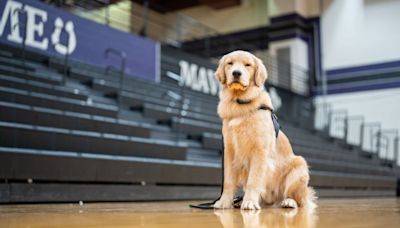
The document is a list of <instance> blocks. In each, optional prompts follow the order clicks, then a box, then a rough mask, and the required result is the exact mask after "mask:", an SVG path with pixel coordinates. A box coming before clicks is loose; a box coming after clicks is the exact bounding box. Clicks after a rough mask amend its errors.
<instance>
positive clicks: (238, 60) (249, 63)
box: [214, 51, 314, 209]
mask: <svg viewBox="0 0 400 228" xmlns="http://www.w3.org/2000/svg"><path fill="white" fill-rule="evenodd" d="M234 71H235V72H236V73H237V72H238V71H239V72H240V73H241V75H240V77H239V78H238V77H236V78H235V77H234V76H233V74H234V73H233V72H234ZM216 77H217V79H218V80H219V81H220V82H221V86H222V90H221V92H220V94H219V97H220V102H219V104H218V114H219V116H220V117H221V119H222V122H223V127H222V133H223V136H224V147H225V151H224V156H225V159H224V176H225V180H224V183H223V184H224V191H223V193H222V195H221V198H220V200H218V201H217V202H216V203H215V204H214V207H215V208H231V207H232V206H233V205H232V202H233V197H234V194H235V193H236V190H237V188H238V187H242V188H243V190H244V192H245V194H244V198H243V202H242V204H241V208H242V209H260V208H261V206H260V205H261V203H264V204H269V205H271V204H279V205H280V206H282V207H291V208H296V207H298V206H299V207H310V206H311V207H312V206H314V203H313V199H314V191H313V189H312V188H310V187H308V182H309V179H310V177H309V172H308V166H307V162H306V161H305V160H304V158H303V157H301V156H296V155H294V153H293V150H292V147H291V145H290V143H289V140H288V138H287V137H286V135H285V134H284V133H283V132H282V131H280V132H279V134H278V138H276V137H275V131H274V126H273V123H272V119H271V113H270V111H269V110H259V109H258V108H259V107H260V106H261V105H263V106H268V107H271V108H272V102H271V98H270V96H269V94H268V93H267V91H266V90H265V88H264V83H265V80H266V79H267V77H268V74H267V70H266V68H265V66H264V64H263V63H262V61H261V60H260V59H258V58H257V57H255V56H254V55H252V54H250V53H249V52H245V51H234V52H231V53H229V54H227V55H225V56H223V57H222V58H221V60H220V64H219V66H218V69H217V71H216ZM233 83H240V84H241V85H242V87H243V88H244V89H243V90H242V89H232V88H234V87H230V85H231V84H233ZM236 99H240V100H244V101H251V102H250V103H248V104H238V103H237V102H236Z"/></svg>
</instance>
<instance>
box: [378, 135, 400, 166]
mask: <svg viewBox="0 0 400 228" xmlns="http://www.w3.org/2000/svg"><path fill="white" fill-rule="evenodd" d="M381 134H382V135H383V136H385V137H387V138H388V143H389V141H390V139H389V137H388V135H393V136H394V138H393V141H392V142H393V160H394V161H396V162H397V159H396V154H397V152H398V151H397V146H398V145H396V143H397V138H398V137H399V132H398V130H397V129H383V130H382V131H381ZM388 148H389V144H388V145H387V151H386V156H385V157H386V158H387V160H389V159H388V157H389V154H388V153H389V150H388Z"/></svg>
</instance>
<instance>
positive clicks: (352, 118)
mask: <svg viewBox="0 0 400 228" xmlns="http://www.w3.org/2000/svg"><path fill="white" fill-rule="evenodd" d="M357 120H358V121H361V125H362V124H364V116H348V117H347V119H346V121H347V123H346V126H347V130H346V138H345V139H346V142H347V143H349V142H348V138H349V128H350V123H351V122H352V121H357ZM359 134H360V135H361V129H359ZM359 143H360V145H361V141H360V142H359ZM349 144H350V143H349Z"/></svg>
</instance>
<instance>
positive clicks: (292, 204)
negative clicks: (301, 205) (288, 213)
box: [281, 198, 297, 208]
mask: <svg viewBox="0 0 400 228" xmlns="http://www.w3.org/2000/svg"><path fill="white" fill-rule="evenodd" d="M281 207H283V208H297V203H296V201H295V200H294V199H291V198H287V199H285V200H283V201H282V203H281Z"/></svg>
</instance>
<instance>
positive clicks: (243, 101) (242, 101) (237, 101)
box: [236, 98, 274, 112]
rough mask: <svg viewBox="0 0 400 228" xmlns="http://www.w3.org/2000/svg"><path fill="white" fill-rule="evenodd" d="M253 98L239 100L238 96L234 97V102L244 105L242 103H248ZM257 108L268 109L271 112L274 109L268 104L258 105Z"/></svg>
mask: <svg viewBox="0 0 400 228" xmlns="http://www.w3.org/2000/svg"><path fill="white" fill-rule="evenodd" d="M252 101H253V100H241V99H239V98H237V99H236V103H238V104H240V105H244V104H250V103H251V102H252ZM258 110H269V111H271V112H274V110H273V109H272V108H271V107H269V106H268V105H264V104H262V105H260V107H258Z"/></svg>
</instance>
